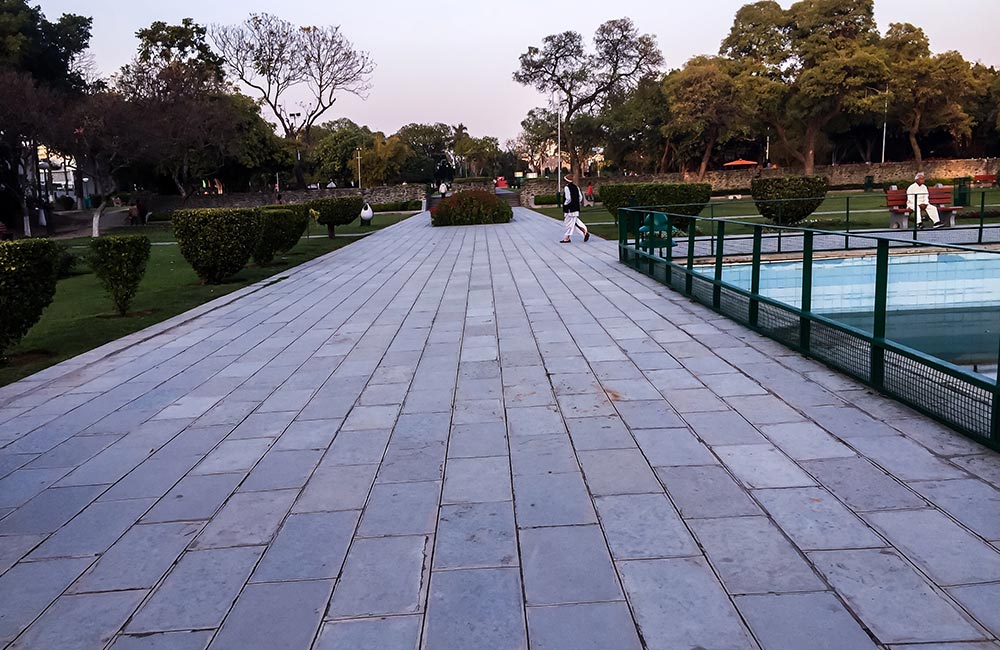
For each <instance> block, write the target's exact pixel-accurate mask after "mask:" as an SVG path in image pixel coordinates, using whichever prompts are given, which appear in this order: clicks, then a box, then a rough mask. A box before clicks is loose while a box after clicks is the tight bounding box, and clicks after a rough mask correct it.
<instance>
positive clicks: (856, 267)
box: [697, 252, 1000, 377]
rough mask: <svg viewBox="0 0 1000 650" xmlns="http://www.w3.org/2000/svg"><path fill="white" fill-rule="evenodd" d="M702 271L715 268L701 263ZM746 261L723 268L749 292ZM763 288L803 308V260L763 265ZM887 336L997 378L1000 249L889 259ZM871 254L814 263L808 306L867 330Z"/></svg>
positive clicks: (870, 306)
mask: <svg viewBox="0 0 1000 650" xmlns="http://www.w3.org/2000/svg"><path fill="white" fill-rule="evenodd" d="M697 271H698V272H699V273H702V274H704V275H712V274H713V273H714V269H712V268H710V267H698V268H697ZM750 275H751V265H750V264H730V265H726V266H725V267H723V271H722V279H723V281H724V282H726V283H728V284H731V285H735V286H737V287H740V288H742V289H745V290H747V291H749V290H750ZM760 293H761V294H762V295H764V296H766V297H768V298H771V299H773V300H777V301H779V302H782V303H785V304H787V305H791V306H793V307H801V304H802V263H801V262H767V263H764V264H762V265H761V273H760ZM887 303H888V304H887V309H888V313H887V316H886V337H887V338H889V339H892V340H894V341H897V342H898V343H901V344H903V345H906V346H908V347H911V348H914V349H917V350H920V351H922V352H925V353H927V354H931V355H934V356H936V357H938V358H940V359H944V360H946V361H949V362H951V363H955V364H957V365H961V366H965V367H967V368H970V369H973V370H975V371H976V372H980V373H982V374H987V375H989V376H994V377H995V376H996V364H997V355H998V351H1000V254H995V253H971V252H970V253H939V254H919V255H894V256H891V257H890V258H889V295H888V298H887ZM874 309H875V256H874V255H865V256H858V257H847V258H830V259H816V260H814V261H813V289H812V310H813V312H815V313H817V314H822V315H824V316H826V317H828V318H831V319H833V320H837V321H840V322H843V323H845V324H848V325H852V326H854V327H856V328H858V329H861V330H864V331H866V332H871V331H872V323H873V313H874Z"/></svg>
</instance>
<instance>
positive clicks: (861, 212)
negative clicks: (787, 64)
mask: <svg viewBox="0 0 1000 650" xmlns="http://www.w3.org/2000/svg"><path fill="white" fill-rule="evenodd" d="M984 195H985V196H984ZM983 198H985V205H986V209H987V210H992V211H994V212H995V211H997V210H1000V188H990V189H987V190H982V189H973V190H972V196H971V204H970V205H969V206H968V207H967V208H965V210H964V211H963V213H962V214H963V215H964V216H960V217H959V219H958V222H959V224H963V223H964V224H977V223H979V208H980V205H982V199H983ZM848 207H849V208H850V211H851V212H850V229H851V230H863V229H869V228H888V227H889V213H888V211H887V210H886V207H885V195H884V194H883V193H882V192H881V191H877V192H867V193H865V192H860V191H851V192H831V193H830V194H829V195H827V198H826V200H824V201H823V203H821V204H820V206H819V208H817V209H816V212H815V213H813V215H812V216H810V217H809V218H808V219H806V220H805V221H803V222H801V223H799V224H797V225H800V226H803V227H808V228H816V229H819V230H842V229H846V228H847V227H848V220H847V209H848ZM535 210H536V211H537V212H540V213H542V214H544V215H546V216H549V217H552V218H554V219H559V220H562V209H561V208H558V207H544V208H535ZM824 213H829V214H824ZM700 216H702V217H706V218H720V217H726V218H731V219H734V220H737V221H743V220H746V221H750V222H758V221H760V220H761V219H762V217H761V216H760V213H759V212H758V211H757V207H756V206H755V205H754V203H753V201H752V200H751V199H750V197H749V196H747V195H745V194H744V195H743V198H742V199H740V200H732V201H730V200H729V199H728V198H725V197H723V198H719V197H715V198H713V199H712V201H711V202H710V203H709V204H708V205H707V206H705V208H704V209H703V210H702V211H701V214H700ZM580 218H581V219H583V222H584V223H586V224H588V225H589V224H591V223H600V222H609V221H614V219H613V218H612V216H611V214H610V213H608V211H607V210H605V209H604V208H603V207H602V206H596V207H591V208H584V209H583V210H582V211H581V213H580ZM984 222H985V223H997V222H1000V218H996V217H987V218H986V219H985V220H984ZM705 229H706V228H705V224H702V230H705ZM591 230H592V232H593V233H594V234H595V235H600V236H601V237H604V238H605V239H617V238H618V230H617V227H616V226H614V225H596V226H594V227H593V228H592V229H591ZM752 230H753V229H752V228H751V227H749V226H743V225H738V224H730V225H729V226H728V227H727V229H726V232H727V233H729V234H747V233H750V232H752ZM705 234H708V233H707V232H706V233H705Z"/></svg>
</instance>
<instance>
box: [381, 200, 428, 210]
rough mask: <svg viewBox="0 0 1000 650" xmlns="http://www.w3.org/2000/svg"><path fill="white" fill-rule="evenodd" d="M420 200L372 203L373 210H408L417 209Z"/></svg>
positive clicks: (419, 205) (420, 204)
mask: <svg viewBox="0 0 1000 650" xmlns="http://www.w3.org/2000/svg"><path fill="white" fill-rule="evenodd" d="M422 205H423V202H422V201H390V202H388V203H372V211H373V212H409V211H411V210H419V209H420V207H421V206H422Z"/></svg>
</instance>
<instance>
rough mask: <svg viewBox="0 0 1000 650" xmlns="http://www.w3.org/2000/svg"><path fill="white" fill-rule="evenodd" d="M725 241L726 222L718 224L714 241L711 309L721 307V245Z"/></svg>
mask: <svg viewBox="0 0 1000 650" xmlns="http://www.w3.org/2000/svg"><path fill="white" fill-rule="evenodd" d="M725 241H726V221H725V219H723V220H722V221H720V222H719V238H718V239H717V240H715V284H714V285H712V307H713V308H715V309H718V308H719V307H720V306H721V305H722V286H721V282H722V254H723V243H724V242H725Z"/></svg>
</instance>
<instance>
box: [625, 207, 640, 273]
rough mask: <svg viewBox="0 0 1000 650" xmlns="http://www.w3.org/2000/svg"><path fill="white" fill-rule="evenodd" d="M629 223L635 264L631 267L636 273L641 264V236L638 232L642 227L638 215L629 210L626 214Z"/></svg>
mask: <svg viewBox="0 0 1000 650" xmlns="http://www.w3.org/2000/svg"><path fill="white" fill-rule="evenodd" d="M628 219H629V223H631V224H632V238H633V239H632V241H634V242H635V264H634V265H633V266H632V268H634V269H635V270H636V271H638V270H639V263H640V262H642V245H641V242H640V241H639V238H640V237H641V236H642V235H641V234H640V232H639V228H641V227H642V219H640V218H639V215H638V214H637V213H636V212H634V211H632V210H629V212H628Z"/></svg>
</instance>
